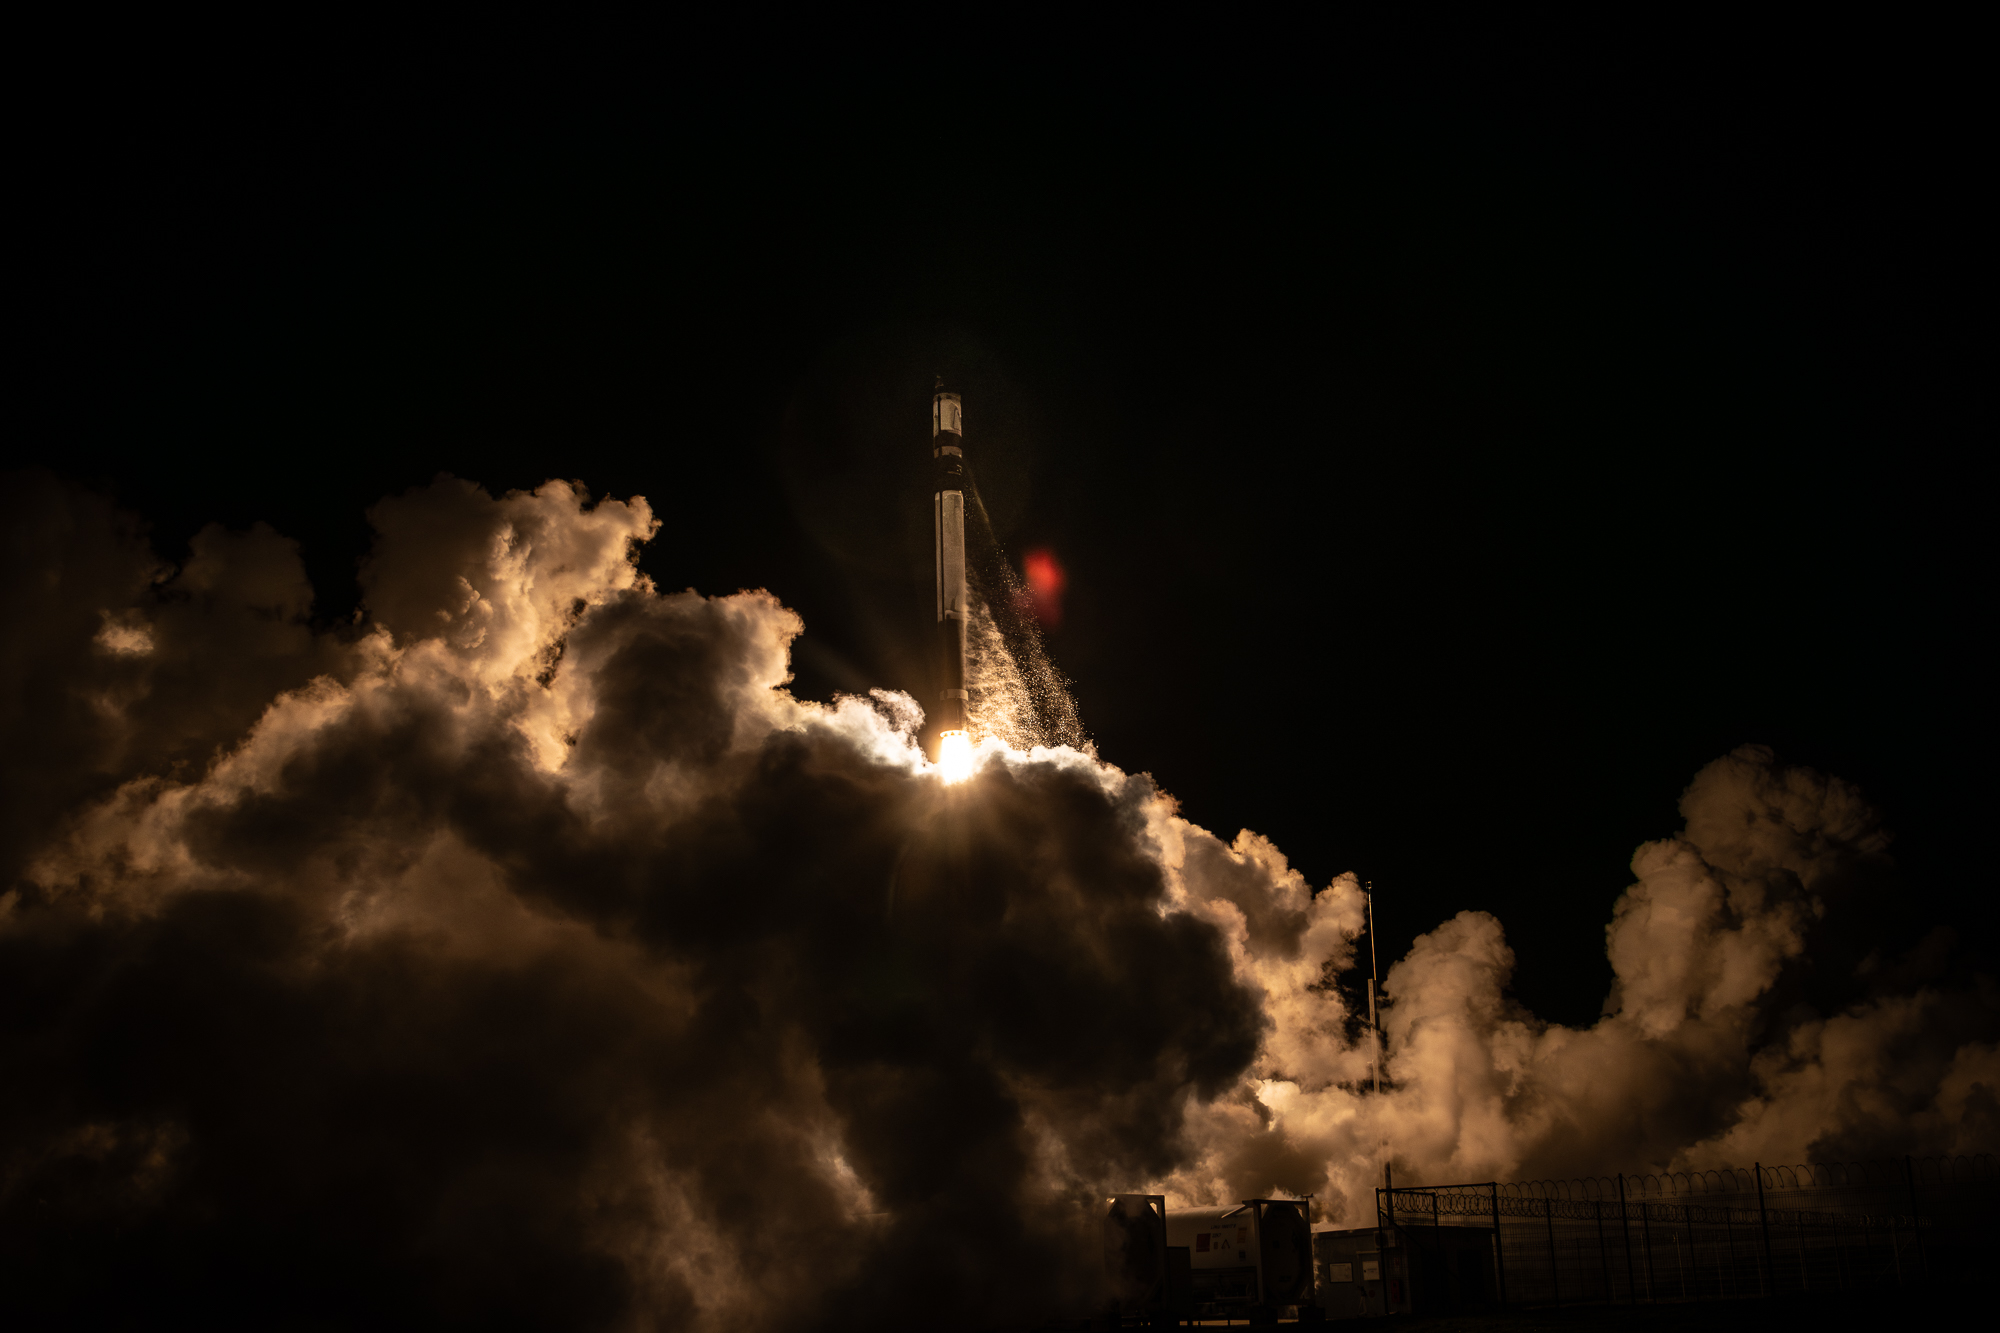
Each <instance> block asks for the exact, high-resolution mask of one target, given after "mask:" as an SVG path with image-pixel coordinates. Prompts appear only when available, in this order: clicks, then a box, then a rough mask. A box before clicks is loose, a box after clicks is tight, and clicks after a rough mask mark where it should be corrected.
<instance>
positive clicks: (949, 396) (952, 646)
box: [931, 381, 969, 734]
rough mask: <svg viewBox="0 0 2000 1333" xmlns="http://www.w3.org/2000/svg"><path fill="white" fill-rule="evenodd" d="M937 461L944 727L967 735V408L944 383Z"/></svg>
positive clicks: (936, 406) (935, 415) (937, 398)
mask: <svg viewBox="0 0 2000 1333" xmlns="http://www.w3.org/2000/svg"><path fill="white" fill-rule="evenodd" d="M931 458H932V460H933V463H934V464H935V467H936V470H937V485H936V487H935V490H934V493H933V496H932V500H931V516H932V519H933V521H934V523H935V525H936V530H937V623H938V649H939V654H940V657H941V659H942V661H941V667H940V671H939V679H938V685H939V695H938V724H939V730H940V731H941V732H942V733H944V734H949V733H951V732H954V731H956V732H960V733H963V732H964V731H965V709H966V701H967V699H968V698H969V696H968V695H967V693H966V688H965V623H966V621H965V617H966V598H965V429H964V419H963V410H962V405H961V403H960V401H959V396H958V395H957V394H955V393H946V392H945V391H944V387H943V382H942V381H940V382H939V386H938V390H937V392H936V394H934V395H933V396H932V398H931Z"/></svg>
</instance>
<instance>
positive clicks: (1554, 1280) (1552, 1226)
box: [1542, 1194, 1563, 1307]
mask: <svg viewBox="0 0 2000 1333" xmlns="http://www.w3.org/2000/svg"><path fill="white" fill-rule="evenodd" d="M1542 1225H1543V1226H1545V1227H1547V1228H1548V1229H1549V1295H1550V1298H1551V1299H1553V1300H1554V1301H1555V1303H1556V1305H1557V1306H1559V1307H1560V1306H1561V1305H1562V1303H1563V1289H1562V1276H1561V1274H1560V1272H1559V1271H1558V1270H1559V1264H1558V1262H1557V1260H1556V1208H1555V1205H1554V1204H1553V1203H1551V1202H1549V1196H1548V1195H1546V1194H1544V1195H1543V1196H1542Z"/></svg>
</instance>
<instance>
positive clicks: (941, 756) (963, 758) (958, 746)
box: [938, 731, 972, 782]
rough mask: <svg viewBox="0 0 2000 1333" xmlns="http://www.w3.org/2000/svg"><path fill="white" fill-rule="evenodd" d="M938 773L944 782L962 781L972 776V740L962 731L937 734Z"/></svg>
mask: <svg viewBox="0 0 2000 1333" xmlns="http://www.w3.org/2000/svg"><path fill="white" fill-rule="evenodd" d="M938 775H939V776H940V777H942V778H943V779H944V780H945V781H946V782H963V781H965V780H966V779H967V778H969V777H971V776H972V742H971V741H969V740H967V739H966V736H965V733H964V732H963V731H947V732H943V733H941V734H940V735H939V736H938Z"/></svg>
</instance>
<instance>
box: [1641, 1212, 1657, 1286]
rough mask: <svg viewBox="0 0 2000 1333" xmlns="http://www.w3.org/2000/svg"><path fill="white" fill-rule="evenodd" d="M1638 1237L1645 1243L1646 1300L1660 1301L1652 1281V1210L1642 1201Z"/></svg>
mask: <svg viewBox="0 0 2000 1333" xmlns="http://www.w3.org/2000/svg"><path fill="white" fill-rule="evenodd" d="M1639 1236H1640V1238H1641V1239H1642V1240H1644V1241H1645V1243H1646V1299H1647V1300H1648V1301H1657V1300H1659V1299H1660V1293H1659V1284H1658V1283H1656V1282H1655V1281H1654V1280H1653V1208H1652V1205H1651V1204H1649V1203H1647V1202H1646V1201H1645V1200H1644V1199H1641V1200H1639Z"/></svg>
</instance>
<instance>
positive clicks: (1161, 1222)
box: [1104, 1194, 1167, 1313]
mask: <svg viewBox="0 0 2000 1333" xmlns="http://www.w3.org/2000/svg"><path fill="white" fill-rule="evenodd" d="M1110 1204H1111V1206H1110V1208H1109V1209H1108V1210H1107V1211H1106V1212H1105V1214H1104V1276H1105V1279H1106V1281H1107V1282H1108V1283H1109V1285H1110V1287H1111V1294H1112V1297H1113V1299H1114V1300H1116V1301H1117V1303H1118V1308H1119V1309H1120V1310H1121V1311H1126V1312H1130V1313H1138V1312H1140V1311H1143V1310H1146V1309H1149V1308H1151V1307H1154V1306H1157V1305H1159V1304H1160V1303H1161V1301H1163V1300H1164V1299H1165V1297H1166V1281H1167V1230H1166V1212H1167V1200H1166V1196H1165V1195H1163V1194H1120V1195H1118V1196H1116V1197H1115V1198H1113V1199H1111V1200H1110Z"/></svg>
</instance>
